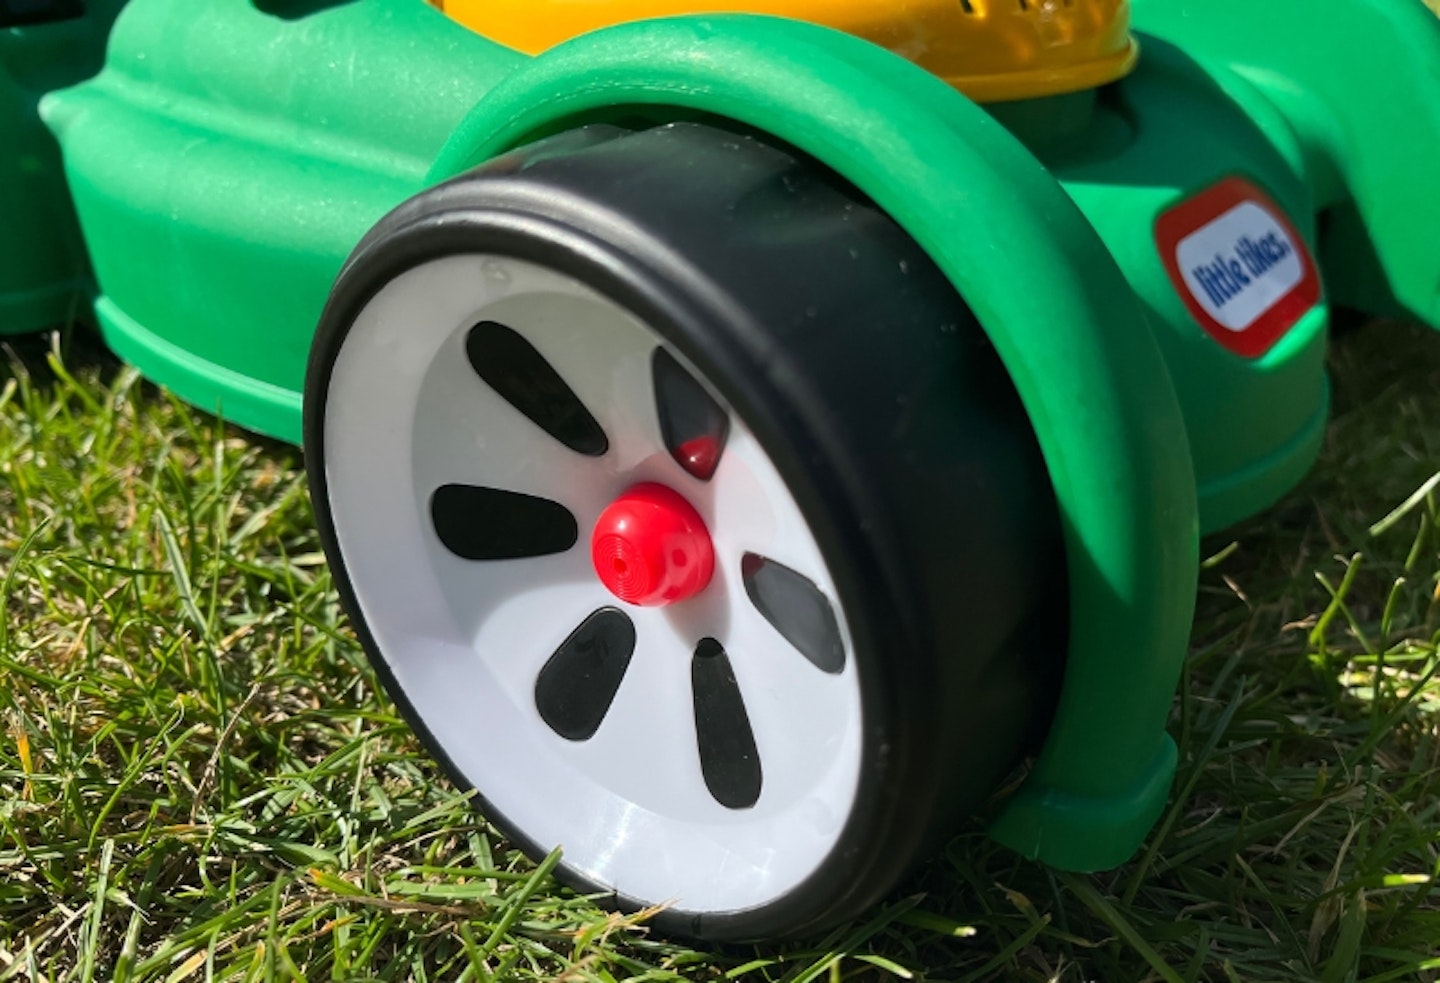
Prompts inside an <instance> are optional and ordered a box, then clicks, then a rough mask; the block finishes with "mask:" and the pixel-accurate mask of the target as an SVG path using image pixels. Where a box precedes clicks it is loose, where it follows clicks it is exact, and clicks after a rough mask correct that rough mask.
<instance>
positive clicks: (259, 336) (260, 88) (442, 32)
mask: <svg viewBox="0 0 1440 983" xmlns="http://www.w3.org/2000/svg"><path fill="white" fill-rule="evenodd" d="M268 7H269V8H270V9H278V10H281V11H284V10H286V9H288V8H297V9H298V11H299V13H297V14H294V15H289V16H286V15H284V14H283V13H267V12H265V11H263V10H260V9H257V8H256V6H255V5H253V4H252V3H251V2H250V0H207V2H206V3H205V4H204V9H203V13H202V12H200V11H199V10H198V8H197V7H196V6H195V5H194V4H193V3H192V2H190V0H137V2H132V3H130V4H129V5H127V6H126V7H125V9H124V10H123V11H122V13H121V15H120V17H119V19H118V20H117V21H116V23H115V26H114V30H113V31H112V32H111V36H110V46H109V52H108V56H107V58H106V63H105V67H104V70H103V71H101V72H100V73H99V74H98V75H96V76H95V77H94V78H93V79H91V80H89V81H87V82H85V83H84V84H81V85H78V86H75V87H73V88H69V89H66V90H62V91H59V92H56V93H54V94H52V95H50V96H48V97H47V98H46V99H45V100H44V102H43V104H42V113H43V115H44V119H45V122H46V123H47V124H48V125H49V127H50V129H51V130H53V131H54V133H55V136H56V138H58V140H59V142H60V144H61V146H62V147H63V149H64V156H65V168H66V173H67V174H68V177H69V181H70V188H71V192H72V193H73V195H74V199H75V205H76V208H77V210H78V211H79V214H80V222H81V226H82V228H83V230H84V236H85V243H86V245H87V246H88V247H89V254H90V259H91V262H92V264H93V266H94V270H95V279H96V281H97V282H98V284H99V293H98V295H97V296H96V298H95V315H96V318H97V320H98V321H99V324H100V327H101V330H102V331H103V333H104V336H105V340H106V342H107V343H108V344H109V345H110V346H111V347H112V348H113V349H114V350H115V351H116V352H117V353H118V354H119V355H120V356H121V357H123V358H125V359H127V360H129V361H131V362H133V363H135V364H136V365H138V366H139V367H140V368H141V369H143V370H144V372H145V373H146V374H147V375H148V376H150V377H151V378H152V379H154V380H156V381H158V382H160V383H163V384H165V385H167V386H169V387H171V388H172V389H174V390H175V391H176V392H177V393H179V394H180V395H181V396H183V397H184V398H185V399H187V400H190V401H192V402H195V403H196V404H198V405H201V406H204V407H205V408H207V409H211V410H214V411H216V412H218V413H220V414H221V415H222V416H224V417H225V418H226V419H229V420H233V421H235V422H237V423H240V424H242V425H244V426H246V427H248V428H250V429H253V430H257V431H259V432H261V433H264V434H268V435H271V436H276V437H281V438H283V439H286V440H290V441H293V442H297V443H298V442H299V440H300V389H301V384H302V381H303V379H304V367H305V359H306V357H307V355H308V353H309V347H310V335H311V332H312V331H313V330H314V325H315V323H316V321H317V320H318V319H319V315H320V309H321V307H322V306H323V305H324V303H325V297H326V296H327V294H328V293H329V289H330V284H331V282H332V281H333V280H334V278H335V275H336V274H337V273H338V272H339V271H340V265H341V263H342V262H343V260H344V258H345V257H346V255H348V254H349V252H350V250H351V249H352V248H353V247H354V245H355V243H356V242H358V241H359V240H360V237H361V236H363V235H364V234H365V232H366V231H367V230H368V229H369V228H370V226H371V225H373V224H374V223H375V222H376V221H378V220H379V218H380V217H381V216H382V215H384V214H385V212H387V211H389V210H390V209H391V208H392V207H394V206H395V205H396V204H398V203H399V202H401V201H403V200H404V199H405V198H407V197H409V196H410V195H412V194H414V193H415V192H417V191H419V190H420V189H421V187H422V184H421V182H422V179H423V178H424V176H425V173H426V170H427V169H428V168H429V165H430V162H431V160H432V159H433V158H434V156H435V153H436V152H437V151H438V150H439V148H440V147H441V145H442V144H444V142H445V140H446V138H447V137H448V136H449V134H450V132H451V130H452V129H454V127H455V125H456V123H457V122H458V121H459V120H460V119H461V118H462V117H463V116H464V115H465V113H466V111H467V110H468V109H469V108H470V107H471V106H473V105H474V104H475V103H476V102H477V101H478V100H479V99H480V98H481V97H482V96H483V95H484V94H485V93H486V92H487V91H488V90H489V89H490V88H491V87H492V86H493V84H494V83H495V82H496V81H497V80H498V79H499V78H500V77H502V76H503V75H505V74H507V73H508V71H509V69H510V68H511V67H512V66H513V65H515V64H516V63H517V62H518V61H519V60H520V58H519V56H518V55H514V54H512V53H510V52H508V51H506V50H505V49H502V48H499V47H497V46H496V45H493V44H490V43H489V42H487V41H485V40H484V39H482V38H479V37H476V36H475V35H473V34H471V33H469V32H467V31H464V30H461V29H459V28H457V27H456V25H455V24H453V23H452V22H451V21H449V20H447V19H446V18H445V17H443V16H442V15H441V14H439V13H438V12H436V11H435V10H434V9H432V8H430V7H427V6H425V5H424V4H422V3H420V2H418V0H388V2H387V0H381V2H367V3H350V4H342V5H338V6H329V7H328V8H327V7H326V5H323V4H322V5H316V4H301V3H288V4H287V3H283V2H277V3H272V4H269V5H268ZM312 7H313V8H317V11H316V12H314V13H305V11H306V10H308V9H309V8H312ZM59 26H60V25H55V27H57V28H58V27H59ZM33 30H37V31H38V30H43V29H42V28H36V29H33Z"/></svg>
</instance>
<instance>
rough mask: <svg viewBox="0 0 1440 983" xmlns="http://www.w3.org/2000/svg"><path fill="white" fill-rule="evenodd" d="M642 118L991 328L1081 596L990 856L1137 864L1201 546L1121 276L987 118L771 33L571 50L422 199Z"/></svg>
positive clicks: (1172, 436) (833, 50)
mask: <svg viewBox="0 0 1440 983" xmlns="http://www.w3.org/2000/svg"><path fill="white" fill-rule="evenodd" d="M643 107H652V108H651V109H650V110H649V111H650V112H651V113H652V114H658V115H660V116H662V117H665V116H669V117H672V118H673V117H675V116H679V115H687V114H695V113H701V114H710V115H714V116H719V117H724V118H728V119H730V120H734V121H737V122H739V123H742V124H746V125H749V126H752V127H755V128H758V129H759V130H761V131H764V132H767V133H770V134H772V135H774V136H775V137H778V138H779V139H781V140H783V141H785V142H787V143H789V144H792V145H794V146H796V147H798V148H800V149H801V150H803V151H806V152H808V153H809V154H811V155H813V156H814V157H816V158H817V159H819V160H821V161H823V162H824V163H825V164H827V165H828V166H829V167H831V168H833V169H834V170H835V171H837V172H839V173H840V174H841V175H843V176H844V177H846V178H847V179H849V180H850V181H851V182H853V183H854V184H855V185H856V186H858V187H859V188H860V189H861V190H863V191H864V192H865V193H866V194H868V195H869V196H870V197H871V198H873V199H874V200H875V201H876V202H877V203H878V204H879V205H880V207H882V208H884V209H885V210H886V211H887V212H889V214H890V215H891V216H893V217H894V219H895V220H896V221H897V222H899V223H900V225H902V226H903V227H904V228H905V229H906V230H907V231H908V232H909V233H910V235H911V236H913V237H914V238H915V239H916V240H917V241H918V242H919V243H920V244H921V246H923V247H924V248H925V249H926V250H927V251H928V252H929V254H930V255H931V256H932V257H933V258H934V259H935V261H936V262H937V263H938V264H939V266H940V267H941V268H942V269H943V270H944V271H945V273H946V274H947V275H948V276H949V278H950V280H951V281H952V282H953V283H954V285H955V287H956V289H957V290H958V291H959V292H960V293H961V294H962V295H963V296H964V297H965V299H966V300H967V301H968V302H969V304H970V305H971V307H972V308H973V310H974V312H975V314H976V316H977V317H978V318H979V320H980V322H981V324H982V325H984V327H985V329H986V331H987V332H988V333H989V335H990V337H991V339H992V340H993V342H994V345H995V347H996V349H997V350H998V351H999V354H1000V357H1001V358H1002V359H1003V360H1004V363H1005V365H1006V367H1007V368H1008V370H1009V372H1010V375H1011V376H1012V377H1013V378H1014V382H1015V385H1016V387H1017V388H1018V390H1019V392H1020V396H1021V398H1022V399H1023V401H1024V404H1025V406H1026V409H1027V410H1028V412H1029V415H1030V419H1031V420H1032V422H1033V424H1034V426H1035V430H1036V432H1037V433H1038V435H1039V439H1040V443H1041V448H1042V450H1043V453H1044V455H1045V460H1046V462H1047V464H1048V466H1049V470H1050V474H1051V477H1052V479H1053V481H1054V484H1055V491H1056V495H1057V498H1058V501H1059V506H1060V510H1061V513H1062V519H1063V521H1064V524H1065V533H1066V537H1067V544H1068V550H1069V554H1068V556H1069V559H1068V563H1069V570H1070V591H1071V597H1070V601H1071V634H1070V639H1071V641H1070V652H1069V654H1068V662H1067V668H1066V673H1065V679H1064V684H1063V687H1062V693H1061V698H1060V706H1059V710H1058V712H1057V716H1056V718H1055V721H1054V724H1053V726H1052V729H1051V731H1050V735H1049V737H1048V739H1047V741H1046V743H1045V745H1044V747H1043V749H1042V751H1041V754H1040V756H1039V758H1038V760H1037V761H1036V763H1035V765H1034V767H1033V769H1032V771H1031V773H1030V775H1029V777H1028V779H1027V780H1026V782H1025V784H1024V785H1023V786H1022V788H1021V789H1020V790H1019V792H1018V793H1017V794H1016V795H1015V796H1013V797H1012V798H1011V799H1010V800H1009V801H1008V802H1007V803H1006V805H1005V809H1004V811H1003V812H1002V813H1001V815H1000V818H999V820H998V822H997V823H996V824H995V826H994V827H993V828H992V833H993V835H995V836H996V837H997V838H998V839H1000V840H1001V841H1002V842H1004V843H1006V844H1007V845H1009V846H1011V847H1013V848H1015V849H1017V850H1019V851H1020V852H1021V853H1023V854H1025V855H1027V856H1030V857H1037V858H1039V859H1042V860H1044V861H1046V862H1048V863H1050V864H1053V865H1055V866H1058V867H1062V868H1069V869H1101V868H1105V867H1110V866H1114V865H1115V864H1118V863H1121V862H1123V861H1124V860H1125V859H1127V858H1128V857H1129V856H1130V855H1131V854H1132V853H1133V852H1134V850H1135V848H1136V847H1137V846H1138V845H1139V844H1140V842H1141V841H1142V839H1143V838H1144V836H1145V834H1146V832H1147V831H1148V830H1149V828H1150V826H1151V825H1152V824H1153V823H1154V821H1155V819H1156V818H1157V817H1158V815H1159V813H1160V811H1161V810H1162V809H1163V807H1164V804H1165V800H1166V798H1167V796H1168V792H1169V787H1170V783H1171V779H1172V776H1173V772H1174V767H1175V761H1176V752H1175V746H1174V742H1173V741H1171V739H1170V738H1169V736H1168V735H1167V734H1166V732H1165V724H1166V720H1167V717H1168V713H1169V709H1170V704H1171V699H1172V697H1173V693H1174V687H1175V684H1176V680H1177V677H1178V674H1179V671H1180V667H1181V663H1182V661H1183V656H1184V652H1185V647H1186V641H1187V638H1188V635H1189V629H1190V620H1191V616H1192V611H1193V605H1194V595H1195V582H1196V570H1197V541H1198V535H1197V520H1196V504H1195V479H1194V476H1193V472H1192V467H1191V462H1190V457H1189V450H1188V446H1187V443H1186V438H1185V425H1184V422H1183V420H1182V419H1181V415H1180V408H1179V406H1178V404H1177V402H1176V398H1175V393H1174V391H1173V388H1172V386H1171V383H1170V380H1169V376H1168V375H1167V372H1166V369H1165V365H1164V362H1163V361H1162V359H1161V355H1160V352H1159V350H1158V348H1157V347H1156V345H1155V343H1154V341H1153V339H1152V337H1151V334H1150V331H1149V329H1148V328H1147V326H1146V324H1145V320H1144V316H1143V315H1142V313H1141V310H1140V308H1139V305H1138V304H1137V302H1136V301H1135V299H1134V295H1133V293H1132V292H1131V290H1130V288H1129V286H1128V285H1127V284H1126V282H1125V280H1124V278H1123V277H1122V276H1121V273H1120V271H1119V269H1118V268H1117V267H1116V266H1115V264H1114V262H1113V261H1112V260H1111V259H1110V256H1109V255H1108V253H1107V252H1106V251H1105V248H1104V247H1103V246H1102V245H1101V243H1100V240H1099V239H1098V238H1097V237H1096V235H1095V233H1094V231H1093V230H1092V229H1091V228H1090V226H1089V225H1088V224H1087V223H1086V221H1085V220H1084V218H1082V217H1081V215H1080V213H1079V211H1078V210H1077V209H1076V208H1075V206H1074V205H1073V204H1072V203H1071V201H1070V200H1069V198H1067V197H1066V195H1065V194H1064V192H1063V191H1061V189H1060V187H1059V186H1058V185H1057V184H1056V183H1055V181H1054V180H1053V179H1052V178H1051V177H1050V176H1049V175H1048V174H1047V173H1046V172H1045V170H1044V169H1043V168H1042V167H1041V165H1040V164H1039V163H1038V162H1037V161H1036V160H1035V159H1034V157H1032V156H1031V155H1030V153H1029V152H1028V151H1026V150H1025V149H1024V148H1023V147H1022V146H1021V145H1020V143H1019V142H1017V141H1016V140H1015V139H1014V138H1013V137H1012V136H1011V135H1010V134H1009V133H1007V132H1006V131H1005V130H1004V129H1002V128H1001V127H1000V126H999V125H998V124H997V123H995V122H994V121H993V120H992V119H990V117H988V116H987V115H986V114H985V113H984V112H983V111H982V110H980V109H979V108H978V107H977V106H975V105H974V104H973V103H971V102H969V101H968V100H966V99H965V98H964V97H963V96H961V95H960V94H958V93H957V92H956V91H954V90H953V89H951V88H950V87H948V86H947V85H945V84H944V83H942V82H940V81H939V80H937V79H935V78H933V77H931V76H930V75H928V74H926V73H925V72H923V71H921V70H920V69H918V68H916V67H914V66H913V65H911V64H909V63H908V62H905V61H903V60H902V59H900V58H898V57H896V56H893V55H891V54H889V53H887V52H885V51H883V50H882V49H880V48H878V47H874V46H872V45H870V44H868V43H866V42H863V41H859V40H856V39H854V38H851V37H848V36H845V35H842V34H839V33H836V32H833V31H830V30H827V29H823V28H818V27H813V26H808V25H804V24H800V23H796V22H790V21H783V20H777V19H770V18H764V17H753V16H713V17H693V18H690V17H686V18H675V19H668V20H656V21H649V22H644V23H639V24H631V25H626V26H621V27H616V28H613V29H608V30H604V31H599V32H596V33H594V34H590V35H588V36H585V37H582V38H578V39H576V40H574V41H571V42H569V43H567V44H565V45H562V46H560V47H558V48H555V49H553V50H552V51H550V52H548V53H546V54H544V55H542V56H541V57H539V58H537V59H536V60H534V61H533V62H531V63H529V64H528V65H526V66H524V67H522V68H519V69H518V70H516V71H515V72H514V73H513V74H511V75H510V76H509V77H507V78H506V79H505V80H504V81H503V82H501V83H500V84H499V86H497V88H496V89H495V90H494V91H492V92H491V93H490V94H489V95H487V96H486V97H485V98H484V99H483V100H481V102H480V103H479V105H478V106H476V108H475V109H474V110H473V112H472V113H471V114H470V115H469V117H467V118H466V119H465V120H464V122H462V123H461V125H460V126H459V128H458V129H457V130H456V131H455V133H454V134H453V136H452V137H451V139H450V140H449V142H448V143H447V144H446V146H445V147H444V148H443V149H442V151H441V153H440V155H439V158H438V159H437V161H436V163H435V164H434V166H433V167H432V169H431V171H430V174H429V176H428V178H427V180H429V181H432V182H433V181H439V180H443V179H445V178H448V177H451V176H454V175H456V174H459V173H461V172H462V171H465V170H467V169H468V168H470V167H472V166H474V165H475V164H478V163H480V162H482V161H484V160H487V159H489V158H491V157H493V156H495V155H497V154H499V153H502V152H504V151H506V150H508V149H510V148H512V147H515V146H517V145H520V144H523V143H525V142H527V141H529V140H532V139H535V138H536V137H538V136H540V135H543V134H547V133H552V132H555V131H557V130H561V129H565V128H568V127H571V126H574V125H577V124H579V123H581V122H585V121H591V120H594V119H597V118H606V117H609V118H614V117H615V116H616V115H617V114H624V113H626V112H629V113H631V114H633V113H635V112H637V111H639V110H641V109H642V108H643Z"/></svg>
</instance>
